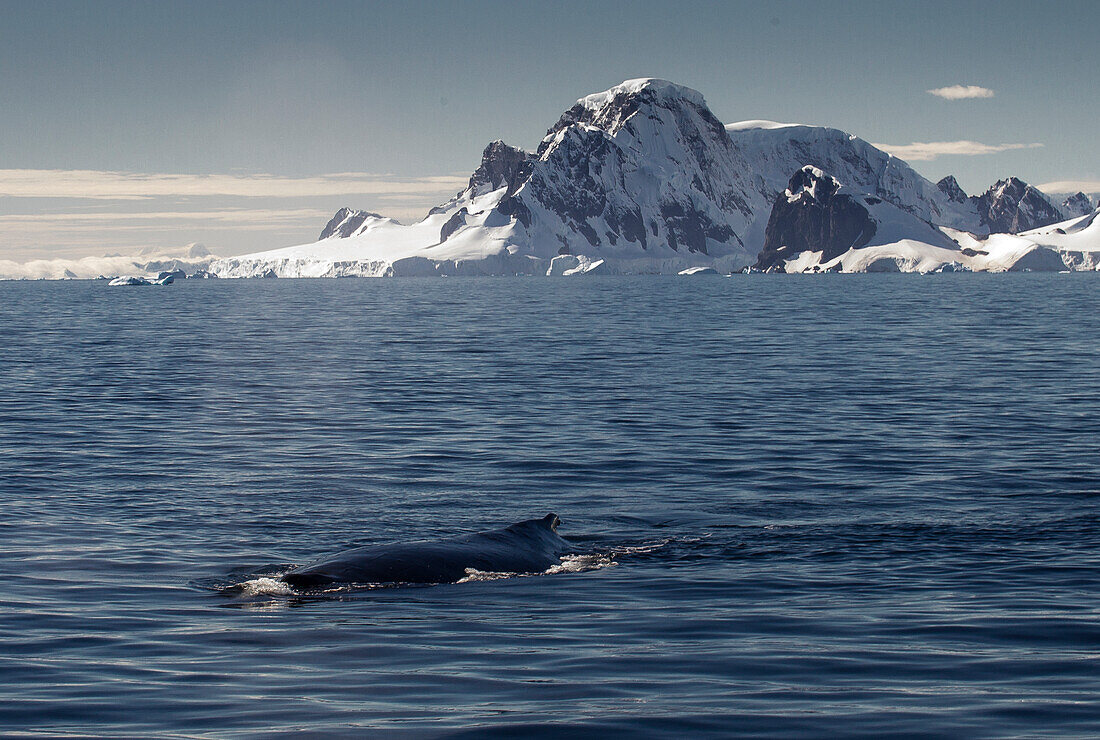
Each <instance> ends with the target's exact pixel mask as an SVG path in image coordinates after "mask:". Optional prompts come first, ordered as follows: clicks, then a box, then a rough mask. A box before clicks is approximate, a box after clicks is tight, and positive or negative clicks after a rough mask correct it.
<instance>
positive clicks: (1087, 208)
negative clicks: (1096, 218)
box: [1062, 193, 1093, 218]
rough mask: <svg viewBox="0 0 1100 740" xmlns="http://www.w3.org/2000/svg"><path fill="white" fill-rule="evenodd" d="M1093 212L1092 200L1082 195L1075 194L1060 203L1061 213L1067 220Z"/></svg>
mask: <svg viewBox="0 0 1100 740" xmlns="http://www.w3.org/2000/svg"><path fill="white" fill-rule="evenodd" d="M1092 211H1093V205H1092V200H1091V199H1090V198H1089V196H1087V195H1085V194H1084V193H1076V194H1074V195H1071V196H1069V197H1068V198H1066V199H1065V200H1063V201H1062V213H1063V214H1064V215H1065V216H1066V217H1067V218H1074V217H1075V216H1085V215H1088V214H1090V213H1092Z"/></svg>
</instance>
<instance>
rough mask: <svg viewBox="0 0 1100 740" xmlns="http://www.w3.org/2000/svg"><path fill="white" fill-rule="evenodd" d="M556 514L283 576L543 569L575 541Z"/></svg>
mask: <svg viewBox="0 0 1100 740" xmlns="http://www.w3.org/2000/svg"><path fill="white" fill-rule="evenodd" d="M560 523H561V520H560V519H558V517H557V516H556V515H554V514H547V515H546V516H545V517H543V518H542V519H528V520H527V521H523V522H517V523H516V524H512V525H510V526H508V527H504V528H503V529H494V530H491V531H489V532H479V533H477V534H469V535H464V536H461V537H454V538H450V539H445V540H439V541H436V542H430V541H429V542H408V543H404V544H393V545H372V546H370V547H360V548H356V549H354V550H346V551H344V552H340V553H336V554H335V555H331V556H329V557H326V558H322V559H321V560H317V561H314V562H312V563H309V564H308V565H303V566H302V567H300V568H295V569H293V570H291V571H289V572H288V573H286V575H284V576H283V577H282V580H283V581H284V582H285V583H287V584H289V585H290V586H292V587H294V588H296V589H303V588H304V589H309V588H318V587H322V586H330V585H335V584H343V583H421V584H426V583H454V582H456V581H458V580H460V579H462V578H464V577H465V576H466V569H467V568H473V569H476V570H480V571H485V572H491V573H541V572H542V571H544V570H546V569H547V568H549V567H550V566H552V565H557V564H558V563H559V562H560V557H561V555H562V554H564V553H565V552H567V551H568V549H569V543H568V542H566V541H565V540H563V539H562V538H561V537H560V536H558V533H557V531H556V530H557V528H558V525H559V524H560Z"/></svg>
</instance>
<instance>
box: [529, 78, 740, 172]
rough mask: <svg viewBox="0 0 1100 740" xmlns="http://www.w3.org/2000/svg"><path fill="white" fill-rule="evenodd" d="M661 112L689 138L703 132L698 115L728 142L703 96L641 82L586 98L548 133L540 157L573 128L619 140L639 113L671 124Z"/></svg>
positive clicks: (661, 83)
mask: <svg viewBox="0 0 1100 740" xmlns="http://www.w3.org/2000/svg"><path fill="white" fill-rule="evenodd" d="M660 110H663V111H665V112H666V113H668V114H672V115H671V119H672V120H674V121H675V122H676V123H677V124H679V126H678V127H680V128H685V129H688V130H685V131H683V132H682V133H684V134H686V135H688V136H695V135H697V132H694V131H691V130H690V129H692V128H699V125H698V124H695V125H693V122H691V121H690V119H691V118H692V115H691V114H692V113H694V114H695V117H698V118H699V119H701V127H702V128H704V129H706V130H707V131H708V132H709V133H710V135H711V136H713V137H716V138H718V139H720V140H724V141H728V139H727V137H726V132H725V127H724V126H723V125H722V123H721V122H720V121H719V120H718V119H717V118H716V117H715V116H714V114H713V113H712V112H711V111H710V108H708V107H707V103H706V100H705V99H704V98H703V95H702V94H701V93H700V92H698V91H697V90H692V89H691V88H690V87H684V86H683V85H677V84H675V83H672V82H669V81H667V80H659V79H656V78H641V79H637V80H627V81H626V82H623V83H621V84H619V85H616V86H615V87H612V88H611V89H609V90H605V91H603V92H600V93H594V94H592V95H586V96H585V97H583V98H581V99H580V100H578V101H577V102H576V103H575V104H574V105H573V107H571V108H570V109H569V110H567V111H565V113H563V114H562V116H561V118H560V119H558V122H557V123H556V124H554V125H553V126H551V127H550V129H549V130H548V131H547V132H546V137H545V138H544V139H543V141H542V144H541V145H540V146H539V150H538V154H539V155H542V154H543V153H544V152H545V150H546V149H547V148H548V147H549V146H551V142H552V141H553V140H554V139H555V138H556V135H557V134H558V132H560V131H562V130H563V129H565V128H568V127H570V126H574V125H577V124H584V125H587V126H593V127H595V128H598V129H600V130H602V131H604V132H606V133H607V134H608V135H610V136H617V135H618V134H619V132H620V131H623V130H624V129H629V128H630V121H631V119H633V118H634V117H635V115H636V114H637V113H638V112H639V111H642V112H643V116H642V118H645V119H649V120H669V116H668V115H665V116H662V115H661V114H660V112H659V111H660ZM630 133H631V134H633V136H634V137H635V138H638V136H639V133H640V132H639V131H638V129H637V128H635V129H634V130H633V131H631V132H630Z"/></svg>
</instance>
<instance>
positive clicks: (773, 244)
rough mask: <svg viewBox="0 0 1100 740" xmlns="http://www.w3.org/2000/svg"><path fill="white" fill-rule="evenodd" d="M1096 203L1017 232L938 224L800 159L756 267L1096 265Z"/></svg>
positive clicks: (1099, 227)
mask: <svg viewBox="0 0 1100 740" xmlns="http://www.w3.org/2000/svg"><path fill="white" fill-rule="evenodd" d="M1098 217H1100V209H1098V210H1096V211H1094V212H1092V213H1090V214H1088V215H1086V216H1080V217H1077V218H1074V219H1069V220H1067V221H1063V222H1060V223H1056V224H1050V225H1047V226H1044V227H1041V228H1037V229H1033V230H1030V231H1026V232H1023V233H1020V234H1011V233H994V234H988V235H984V236H978V235H975V234H972V233H970V232H967V231H962V230H958V229H952V228H950V227H947V226H941V227H939V228H935V227H933V226H932V225H931V224H929V223H927V222H924V221H922V220H920V219H918V218H917V217H915V216H913V215H912V214H910V213H908V212H907V211H904V210H903V209H901V208H899V207H897V206H895V205H894V204H892V203H889V202H887V201H884V200H882V199H880V198H878V197H876V196H872V195H867V194H852V193H845V192H844V187H843V186H842V185H841V184H840V182H839V181H838V180H837V179H836V178H833V177H830V176H829V175H828V174H826V173H824V172H822V171H821V170H819V169H817V168H815V167H804V168H802V170H800V171H799V172H797V173H796V174H795V176H794V177H792V178H791V182H790V183H789V185H788V186H787V188H786V190H785V191H784V192H783V193H782V194H781V195H780V196H779V197H778V198H777V199H776V202H775V205H774V207H773V208H772V213H771V217H770V219H769V221H768V227H767V230H766V239H765V243H764V248H763V250H761V252H760V255H759V257H758V260H757V263H756V265H755V266H754V267H755V269H759V270H763V271H768V272H955V271H983V272H1009V271H1022V270H1029V271H1043V272H1059V271H1064V270H1068V269H1076V270H1096V269H1098V268H1100V221H1098Z"/></svg>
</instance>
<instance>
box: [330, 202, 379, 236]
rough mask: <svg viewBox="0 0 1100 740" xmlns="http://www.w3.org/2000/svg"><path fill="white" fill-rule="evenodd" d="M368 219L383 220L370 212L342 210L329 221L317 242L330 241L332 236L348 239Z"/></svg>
mask: <svg viewBox="0 0 1100 740" xmlns="http://www.w3.org/2000/svg"><path fill="white" fill-rule="evenodd" d="M368 218H379V219H380V218H382V216H380V215H379V214H377V213H371V212H370V211H354V210H352V209H350V208H341V209H340V210H339V211H337V212H336V215H335V216H333V217H332V218H331V219H329V222H328V223H327V224H325V228H324V229H322V230H321V235H320V236H319V237H317V240H318V241H320V240H321V239H328V238H329V237H330V236H335V237H339V238H341V239H343V238H346V237H349V236H351V235H352V234H354V233H355V232H356V231H358V230H359V227H361V226H362V225H363V224H364V223H365V222H366V220H367V219H368Z"/></svg>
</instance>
